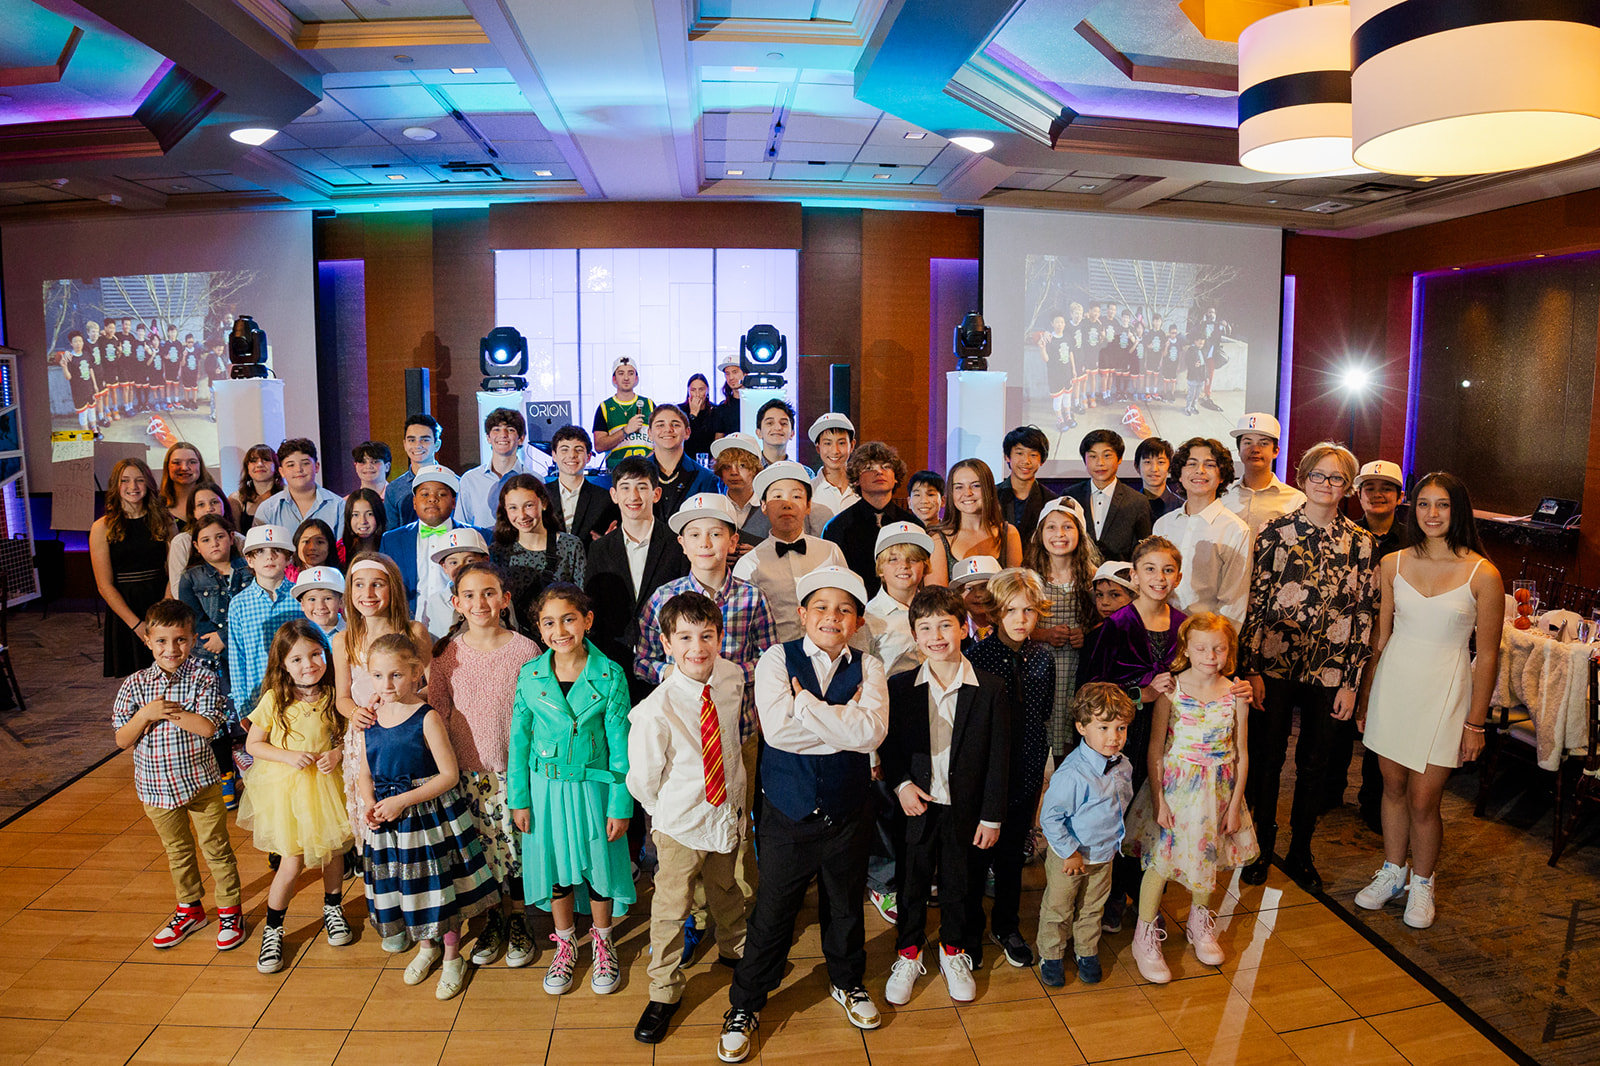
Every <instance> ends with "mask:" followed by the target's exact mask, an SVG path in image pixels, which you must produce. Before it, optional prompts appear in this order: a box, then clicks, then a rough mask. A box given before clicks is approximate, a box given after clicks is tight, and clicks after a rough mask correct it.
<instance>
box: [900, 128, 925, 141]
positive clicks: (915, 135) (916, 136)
mask: <svg viewBox="0 0 1600 1066" xmlns="http://www.w3.org/2000/svg"><path fill="white" fill-rule="evenodd" d="M926 136H927V134H926V133H923V132H922V131H921V130H912V131H911V132H910V133H907V134H906V135H905V138H906V140H908V141H920V140H922V138H924V137H926Z"/></svg>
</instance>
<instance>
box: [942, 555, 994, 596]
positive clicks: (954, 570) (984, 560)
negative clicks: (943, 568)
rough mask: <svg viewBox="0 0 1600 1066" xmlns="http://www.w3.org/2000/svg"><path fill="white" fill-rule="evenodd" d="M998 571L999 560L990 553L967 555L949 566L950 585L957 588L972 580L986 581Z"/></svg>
mask: <svg viewBox="0 0 1600 1066" xmlns="http://www.w3.org/2000/svg"><path fill="white" fill-rule="evenodd" d="M999 572H1000V560H999V559H996V558H995V557H994V556H992V555H969V556H967V557H966V558H965V559H960V560H957V562H956V565H955V566H952V567H951V568H950V587H951V588H953V589H958V588H960V587H961V586H962V585H967V584H970V583H972V582H974V581H987V580H989V579H990V578H991V577H994V575H996V574H998V573H999Z"/></svg>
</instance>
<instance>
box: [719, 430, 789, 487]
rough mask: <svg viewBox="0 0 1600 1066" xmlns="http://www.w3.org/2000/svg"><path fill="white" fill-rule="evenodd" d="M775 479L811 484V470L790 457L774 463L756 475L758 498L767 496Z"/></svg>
mask: <svg viewBox="0 0 1600 1066" xmlns="http://www.w3.org/2000/svg"><path fill="white" fill-rule="evenodd" d="M723 439H724V440H726V439H727V438H726V437H724V438H723ZM758 454H759V453H758ZM774 481H800V482H804V483H805V484H807V485H809V484H811V471H809V470H807V469H806V468H805V467H803V466H801V465H800V464H799V463H796V462H793V461H792V460H789V459H783V460H780V461H778V462H776V463H773V464H772V465H771V466H769V467H767V468H766V469H765V470H763V471H761V473H759V474H757V475H756V481H755V490H754V491H755V494H756V499H757V500H761V499H763V498H765V497H766V495H767V489H769V488H771V487H772V483H773V482H774Z"/></svg>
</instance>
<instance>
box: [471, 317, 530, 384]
mask: <svg viewBox="0 0 1600 1066" xmlns="http://www.w3.org/2000/svg"><path fill="white" fill-rule="evenodd" d="M478 368H479V369H480V370H481V371H482V372H483V391H484V392H520V391H522V390H524V389H526V388H527V387H528V382H527V379H526V378H524V377H523V376H522V375H524V374H526V373H527V372H528V339H527V338H526V337H524V336H523V335H522V334H521V333H520V332H518V331H517V330H516V329H515V328H514V327H512V326H496V327H495V328H494V329H491V330H490V331H489V333H488V335H487V336H485V337H484V338H483V339H482V340H481V341H479V342H478Z"/></svg>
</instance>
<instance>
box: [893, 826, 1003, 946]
mask: <svg viewBox="0 0 1600 1066" xmlns="http://www.w3.org/2000/svg"><path fill="white" fill-rule="evenodd" d="M907 830H908V832H915V833H917V836H918V839H917V840H915V841H912V840H909V839H907V837H906V836H902V837H901V844H900V854H899V856H898V866H899V871H900V920H899V922H897V923H896V930H895V945H894V946H895V950H896V951H904V950H905V949H906V948H920V947H922V942H923V941H924V940H926V939H927V935H928V893H929V891H930V890H931V889H932V888H933V884H934V880H935V879H936V878H937V880H938V883H939V941H940V943H942V944H944V945H945V946H947V947H954V948H959V949H961V950H962V951H965V952H966V953H967V954H968V955H970V956H972V959H973V963H974V965H976V964H977V962H978V961H979V960H981V959H982V958H983V876H984V872H985V870H986V869H987V868H988V858H989V853H988V852H986V851H983V850H981V849H979V848H975V847H973V845H972V838H973V835H974V834H976V833H977V831H978V827H977V824H976V823H969V822H967V821H965V820H962V819H957V818H954V817H952V816H951V814H950V807H949V806H948V805H947V804H943V803H930V804H928V809H927V811H925V812H924V813H923V815H922V817H921V818H920V819H907Z"/></svg>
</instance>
